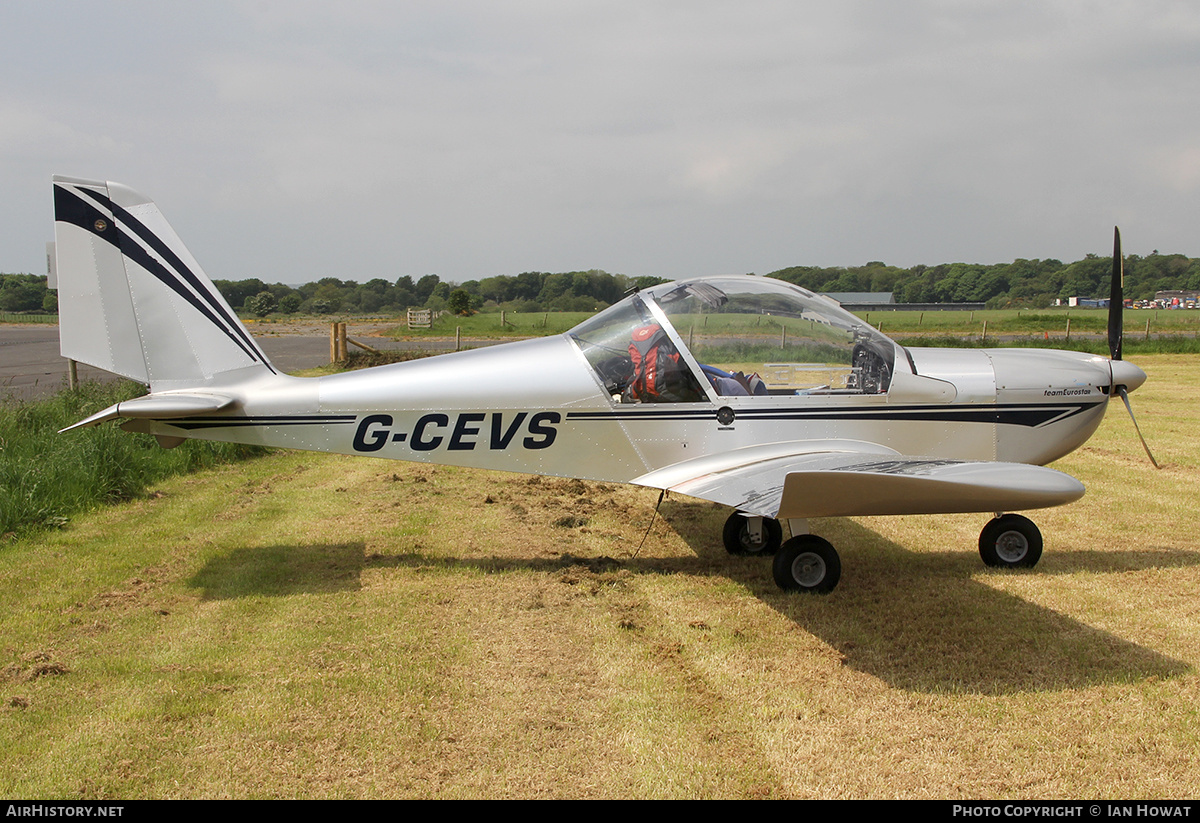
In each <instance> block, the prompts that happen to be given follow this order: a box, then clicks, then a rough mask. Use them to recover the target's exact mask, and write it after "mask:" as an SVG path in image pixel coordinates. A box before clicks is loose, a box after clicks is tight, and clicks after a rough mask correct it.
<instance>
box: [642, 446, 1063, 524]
mask: <svg viewBox="0 0 1200 823" xmlns="http://www.w3.org/2000/svg"><path fill="white" fill-rule="evenodd" d="M633 482H634V483H636V484H638V485H643V486H651V487H653V488H660V489H669V490H670V491H673V492H678V493H680V494H686V495H689V496H691V497H698V498H701V499H702V500H712V501H714V502H716V503H722V504H724V505H727V506H732V507H734V508H735V509H737V510H739V511H741V512H745V513H748V514H755V515H761V516H763V517H780V518H788V517H794V518H802V517H857V516H867V515H881V514H948V513H954V512H1008V511H1022V510H1025V509H1039V508H1045V507H1048V506H1058V505H1061V504H1063V503H1070V502H1071V501H1073V500H1078V499H1079V498H1080V497H1082V496H1083V492H1084V487H1083V484H1082V483H1080V482H1079V481H1078V480H1076V479H1075V478H1073V477H1071V476H1070V475H1067V474H1063V473H1062V472H1060V471H1055V470H1054V469H1048V468H1045V467H1044V466H1031V465H1028V464H1025V463H997V462H987V461H965V460H946V459H942V458H936V457H913V456H909V455H900V454H897V453H896V452H893V451H891V450H889V449H887V448H886V447H882V446H879V445H877V444H871V443H862V442H859V441H845V440H838V441H809V442H799V443H791V444H784V443H779V444H771V445H769V446H756V447H752V448H749V449H739V450H736V451H733V452H729V453H727V454H724V455H717V456H714V457H705V458H698V459H696V460H689V461H684V462H682V463H676V464H675V465H673V466H668V467H667V468H665V469H659V470H657V471H653V472H650V473H649V474H645V475H642V476H641V477H639V478H637V479H636V480H634V481H633Z"/></svg>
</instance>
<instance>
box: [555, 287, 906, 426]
mask: <svg viewBox="0 0 1200 823" xmlns="http://www.w3.org/2000/svg"><path fill="white" fill-rule="evenodd" d="M569 334H570V336H571V337H572V339H574V340H575V341H576V343H577V344H578V345H579V346H580V348H581V350H582V351H583V353H584V355H585V356H586V357H587V359H588V362H589V363H591V365H592V367H593V368H594V369H595V370H596V373H597V375H598V376H599V377H600V379H601V380H602V382H604V384H605V386H606V387H607V388H608V389H609V391H610V393H611V394H612V395H613V398H614V400H618V401H620V402H626V403H645V402H672V401H674V402H680V401H686V400H700V399H705V398H704V395H706V394H709V395H717V396H721V397H733V396H771V395H792V396H796V395H814V394H826V395H828V394H881V393H884V392H886V391H887V389H888V386H889V385H890V383H891V375H892V369H893V367H894V363H895V349H896V346H895V344H894V343H892V341H891V340H889V339H888V338H886V337H884V336H883V335H882V334H880V333H879V332H877V331H875V330H874V329H873V328H871V327H870V326H868V325H867V324H866V323H864V322H863V321H862V320H860V319H859V318H857V317H855V316H854V315H853V314H850V313H849V312H847V311H845V310H844V309H842V308H841V307H840V306H838V305H837V303H835V302H834V301H832V300H830V299H828V298H825V297H821V296H820V295H817V294H814V293H812V292H810V291H807V290H805V289H802V288H799V287H797V286H793V285H791V284H789V283H784V282H783V281H780V280H773V279H771V278H766V277H755V276H750V275H747V276H742V277H718V278H705V279H697V280H685V281H677V282H673V283H664V284H662V285H660V286H655V287H653V288H650V289H647V290H645V291H642V292H640V293H638V294H635V295H632V296H631V297H629V298H627V299H626V300H624V301H622V302H621V303H618V304H617V305H615V306H612V307H611V308H609V309H606V310H605V311H603V312H601V313H600V314H598V315H596V316H595V317H593V318H591V319H589V320H587V321H585V322H584V323H581V324H580V325H579V326H576V327H575V328H574V329H573V330H572V331H571V332H569ZM696 372H699V374H696ZM689 378H690V382H689ZM701 380H702V381H703V383H700V382H699V381H701ZM705 384H706V385H705ZM702 387H703V388H702ZM693 390H694V394H693V393H691V392H693Z"/></svg>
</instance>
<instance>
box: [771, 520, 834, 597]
mask: <svg viewBox="0 0 1200 823" xmlns="http://www.w3.org/2000/svg"><path fill="white" fill-rule="evenodd" d="M773 571H774V573H775V582H776V583H777V584H778V585H779V588H781V589H783V590H784V591H788V592H809V593H811V594H826V593H828V592H831V591H833V589H834V587H835V586H837V584H838V581H839V580H840V579H841V578H842V561H841V559H840V558H839V557H838V553H837V550H835V549H834V548H833V546H832V545H831V544H830V542H829V541H828V540H825V539H824V538H820V537H817V536H816V535H815V534H802V535H800V536H799V537H793V538H792V539H791V540H789V541H788V542H786V543H784V544H783V546H782V547H781V548H780V549H779V553H778V554H776V555H775V563H774V566H773Z"/></svg>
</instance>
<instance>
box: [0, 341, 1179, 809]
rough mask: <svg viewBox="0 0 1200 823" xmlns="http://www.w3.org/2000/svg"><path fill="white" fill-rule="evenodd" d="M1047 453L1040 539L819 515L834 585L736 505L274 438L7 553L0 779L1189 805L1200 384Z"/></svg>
mask: <svg viewBox="0 0 1200 823" xmlns="http://www.w3.org/2000/svg"><path fill="white" fill-rule="evenodd" d="M1137 362H1138V363H1139V365H1141V366H1143V368H1145V369H1146V371H1147V373H1148V374H1149V376H1150V379H1149V381H1148V382H1147V384H1146V385H1145V386H1144V387H1143V388H1141V389H1139V390H1138V391H1137V392H1136V393H1135V394H1134V396H1133V400H1134V404H1135V410H1136V411H1137V412H1138V414H1139V422H1140V423H1141V425H1142V428H1143V431H1144V432H1145V433H1146V435H1147V437H1148V439H1149V440H1150V442H1151V444H1152V445H1153V446H1154V448H1155V450H1156V453H1157V456H1158V458H1159V461H1160V462H1161V463H1163V464H1165V467H1164V469H1163V470H1162V471H1159V472H1156V471H1155V470H1154V469H1153V468H1152V467H1151V466H1150V465H1149V463H1148V462H1147V461H1146V460H1145V457H1144V456H1143V455H1142V453H1141V448H1140V446H1139V445H1138V443H1137V440H1136V436H1135V435H1134V434H1133V431H1132V427H1131V426H1130V424H1129V421H1128V418H1127V416H1126V415H1125V412H1124V409H1123V408H1121V407H1120V406H1116V407H1113V408H1112V409H1111V410H1110V413H1109V417H1108V419H1107V420H1106V421H1105V423H1104V424H1103V426H1102V427H1101V429H1100V431H1099V433H1098V434H1097V436H1096V437H1095V438H1093V440H1092V441H1090V442H1089V443H1088V444H1087V445H1086V446H1085V447H1084V448H1083V449H1081V450H1079V451H1078V452H1076V453H1075V454H1073V455H1071V456H1069V457H1068V458H1066V459H1064V460H1063V461H1061V462H1060V463H1059V464H1058V467H1059V468H1062V469H1064V470H1065V471H1068V472H1070V473H1072V474H1074V475H1075V476H1077V477H1079V478H1080V479H1081V480H1083V482H1085V483H1086V484H1087V486H1088V489H1089V491H1088V494H1087V496H1085V497H1084V498H1083V500H1081V501H1080V502H1078V503H1075V504H1072V505H1070V506H1066V507H1062V508H1059V509H1051V510H1047V511H1044V512H1041V513H1037V514H1035V519H1036V520H1037V521H1038V523H1039V524H1040V525H1041V527H1042V530H1043V532H1044V534H1045V536H1046V554H1045V556H1044V557H1043V559H1042V562H1041V564H1040V565H1039V567H1038V568H1037V569H1035V570H1033V571H1030V572H1003V571H994V570H988V569H985V568H984V567H983V565H982V564H981V563H980V561H979V558H978V555H977V553H976V551H975V549H974V546H975V543H976V539H977V535H978V531H979V528H980V527H981V526H982V525H983V522H984V521H985V520H986V516H982V515H954V516H939V517H912V518H903V517H886V518H882V517H881V518H862V519H856V520H847V519H829V520H823V521H815V522H814V523H813V528H814V531H817V532H818V533H820V534H822V535H824V536H826V537H827V538H829V539H830V540H831V541H832V542H833V543H834V544H835V545H836V546H838V548H839V550H840V551H841V554H842V561H843V567H844V573H843V577H842V582H841V585H840V587H839V588H838V589H837V590H836V591H835V592H833V593H832V594H831V595H829V596H826V597H808V596H796V595H784V594H781V593H780V592H779V591H778V590H777V589H776V588H775V586H774V584H773V583H772V581H771V577H770V569H769V566H768V565H767V564H766V563H765V562H764V561H762V560H761V559H760V560H754V559H748V558H734V557H730V556H728V555H727V554H726V553H725V551H724V549H723V548H722V547H721V545H720V538H719V532H720V526H721V524H722V522H723V520H724V518H725V516H726V513H727V512H726V511H725V510H723V509H721V508H719V507H716V506H713V505H709V504H705V503H699V502H695V501H691V500H689V499H686V498H675V499H671V500H669V501H667V502H666V503H664V505H663V510H662V516H661V517H660V518H659V519H658V520H657V521H656V522H655V525H654V527H653V529H652V530H651V532H650V536H649V537H648V539H647V540H646V544H645V546H644V548H642V549H641V551H640V553H636V555H635V552H636V549H637V546H638V542H639V541H640V539H641V537H642V533H643V532H644V531H645V530H646V526H647V524H648V523H649V522H650V519H651V513H652V511H653V508H654V502H655V499H656V497H657V495H656V494H655V493H653V492H651V491H649V490H645V489H635V488H631V487H619V486H607V485H602V484H595V483H583V482H579V481H572V480H554V479H537V478H529V477H524V476H517V475H507V474H497V473H488V472H478V471H468V470H461V469H453V468H441V467H437V468H432V467H427V466H416V465H412V464H403V463H389V462H384V461H376V460H370V459H366V458H359V459H353V458H342V457H336V456H322V455H312V454H301V453H283V452H280V453H275V454H271V455H268V456H266V457H263V458H259V459H256V460H253V461H250V462H247V463H244V464H238V465H231V466H223V467H218V468H215V469H211V470H207V471H205V472H203V473H200V474H194V475H190V476H184V477H176V478H173V479H170V480H166V481H162V482H160V483H157V484H155V485H154V486H153V487H152V490H151V492H149V493H148V494H144V495H142V496H140V497H139V498H138V499H135V500H133V501H131V502H127V503H123V504H120V505H116V506H112V507H107V508H104V509H102V510H99V511H96V512H94V513H92V514H89V515H85V516H80V517H77V518H75V519H73V520H72V522H71V523H70V524H69V525H68V527H67V528H66V529H65V530H62V531H55V532H50V533H45V534H41V535H37V536H30V537H25V538H21V539H18V540H16V541H13V542H9V543H8V544H6V545H4V546H3V547H2V548H0V598H2V602H3V622H2V628H0V700H2V704H3V705H2V708H0V794H3V795H4V796H8V797H30V798H33V797H37V798H64V799H67V798H138V797H735V798H742V797H788V798H806V797H909V798H922V797H949V798H1084V797H1087V798H1091V797H1102V798H1154V797H1164V798H1169V797H1194V796H1195V795H1196V794H1197V791H1198V790H1200V777H1197V774H1196V762H1197V759H1198V755H1200V676H1198V674H1197V670H1198V667H1200V631H1198V630H1197V624H1198V622H1200V514H1197V505H1196V488H1197V482H1196V481H1197V476H1198V474H1200V455H1198V450H1197V448H1196V442H1197V439H1198V438H1200V405H1198V404H1197V403H1196V394H1197V391H1200V378H1198V377H1197V366H1198V365H1200V360H1198V359H1197V358H1195V357H1188V356H1177V355H1155V356H1147V357H1144V358H1139V359H1138V360H1137Z"/></svg>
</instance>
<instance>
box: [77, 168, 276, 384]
mask: <svg viewBox="0 0 1200 823" xmlns="http://www.w3.org/2000/svg"><path fill="white" fill-rule="evenodd" d="M54 236H55V256H56V261H57V263H56V268H57V272H58V291H59V337H60V347H61V351H62V355H63V357H69V358H71V359H73V360H77V361H79V362H81V363H87V364H89V365H92V366H96V367H97V368H100V369H104V370H105V371H110V372H114V373H116V374H121V375H124V376H126V377H129V378H131V379H133V380H136V381H138V382H139V383H145V384H147V385H149V386H150V388H151V390H153V391H162V390H166V389H180V388H188V387H197V386H206V385H211V384H213V383H215V382H225V379H228V377H230V376H232V375H230V373H231V372H238V371H243V370H246V371H247V376H249V374H250V373H259V372H261V371H262V370H267V371H269V372H270V373H276V370H275V368H274V367H273V366H272V365H271V363H270V361H268V360H267V357H266V355H264V354H263V352H262V350H261V349H260V348H259V347H258V344H257V343H255V341H254V338H252V337H251V336H250V334H249V332H248V331H246V328H245V326H243V325H242V324H241V321H239V320H238V317H237V315H236V314H235V313H234V311H233V309H231V308H230V307H229V304H228V303H226V302H225V299H224V298H223V297H222V296H221V294H220V292H218V291H217V289H216V287H215V286H214V285H213V284H212V282H211V281H210V280H209V279H208V277H207V276H206V275H205V274H204V272H203V270H201V268H200V266H199V264H197V263H196V261H195V259H194V258H193V257H192V255H191V253H190V252H188V250H187V248H186V247H185V246H184V245H183V242H182V241H181V240H180V239H179V236H178V235H176V234H175V231H174V230H173V229H172V228H171V226H170V224H168V223H167V221H166V219H165V218H164V217H163V216H162V213H161V212H160V211H159V210H158V206H156V205H155V204H154V203H153V202H152V201H151V200H150V199H149V198H147V197H144V196H143V195H141V194H138V193H137V192H135V191H133V190H132V189H130V188H128V187H126V186H122V185H120V184H118V183H112V182H107V183H106V182H98V181H94V180H80V179H76V178H71V177H62V176H58V175H55V177H54Z"/></svg>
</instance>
